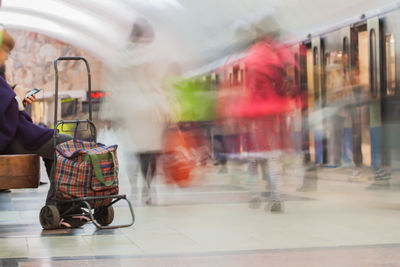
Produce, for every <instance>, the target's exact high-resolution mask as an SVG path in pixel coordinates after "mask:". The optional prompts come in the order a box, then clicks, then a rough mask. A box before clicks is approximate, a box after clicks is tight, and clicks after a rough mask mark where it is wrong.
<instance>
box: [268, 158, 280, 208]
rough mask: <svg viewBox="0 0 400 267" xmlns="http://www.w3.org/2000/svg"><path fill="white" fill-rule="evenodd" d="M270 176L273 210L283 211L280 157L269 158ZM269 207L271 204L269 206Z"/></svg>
mask: <svg viewBox="0 0 400 267" xmlns="http://www.w3.org/2000/svg"><path fill="white" fill-rule="evenodd" d="M268 172H269V175H268V178H269V184H270V186H271V196H270V197H271V203H272V205H271V208H270V209H271V211H272V212H279V211H281V209H282V207H281V193H280V191H281V176H282V162H281V159H280V157H271V158H270V159H268ZM267 207H269V206H267Z"/></svg>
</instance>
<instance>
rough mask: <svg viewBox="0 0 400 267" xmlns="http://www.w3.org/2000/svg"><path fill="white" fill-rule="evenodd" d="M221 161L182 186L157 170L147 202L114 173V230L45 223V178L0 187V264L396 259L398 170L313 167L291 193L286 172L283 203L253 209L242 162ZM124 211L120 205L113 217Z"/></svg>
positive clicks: (292, 181)
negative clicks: (358, 172)
mask: <svg viewBox="0 0 400 267" xmlns="http://www.w3.org/2000/svg"><path fill="white" fill-rule="evenodd" d="M229 167H230V168H229V170H228V173H220V172H219V167H214V166H208V167H206V168H204V169H202V170H198V172H197V177H198V179H197V181H196V183H195V185H193V186H192V187H189V188H185V189H180V188H172V187H170V186H165V185H164V184H163V183H162V179H161V178H160V177H159V178H158V179H157V180H156V186H155V190H156V195H155V197H154V198H153V199H154V205H153V206H144V205H142V204H141V203H140V202H141V201H140V195H139V196H138V195H136V194H135V190H133V189H132V186H131V184H130V182H129V180H128V179H127V178H126V177H122V178H121V180H120V183H121V185H120V186H121V188H120V191H121V193H123V194H127V195H128V198H129V199H130V200H131V201H132V203H133V205H134V210H135V215H136V221H135V224H134V225H133V226H132V227H129V228H120V229H114V230H97V229H96V227H95V226H94V225H92V224H91V223H89V224H86V225H84V226H83V227H81V228H79V229H72V230H70V229H60V230H54V231H43V230H42V229H41V226H40V224H39V220H38V214H39V210H40V208H41V207H42V205H43V204H44V199H45V196H46V192H47V185H43V186H40V187H39V188H38V189H24V190H12V192H11V193H1V194H0V266H249V267H250V266H376V265H379V266H397V265H399V266H400V189H399V186H398V184H399V182H398V181H399V180H400V179H399V177H400V176H399V175H398V174H396V173H394V174H393V175H392V179H391V181H389V182H380V183H374V182H373V181H370V180H368V177H367V176H368V175H367V171H366V172H364V179H362V180H361V181H360V182H357V183H351V182H348V180H347V179H348V176H349V174H350V173H351V170H349V169H341V170H336V169H319V170H318V173H317V177H318V179H317V180H313V184H312V186H311V187H310V188H307V189H311V190H306V191H308V192H299V191H297V190H296V188H298V187H299V186H300V185H301V184H302V178H301V177H299V176H298V175H297V174H296V172H294V173H287V174H286V175H285V177H284V179H283V180H284V184H283V187H282V193H283V198H284V199H285V211H284V212H283V213H278V214H273V213H271V212H269V211H265V210H264V206H265V205H267V200H268V195H267V194H266V193H264V194H263V195H264V197H265V198H264V200H265V202H264V203H263V206H262V207H261V208H260V209H250V208H249V205H248V201H249V191H248V185H247V176H246V174H245V168H241V169H238V168H237V167H235V166H233V167H231V166H229ZM314 182H315V184H314ZM139 186H140V182H139ZM259 186H260V190H266V189H265V185H264V184H263V183H262V182H260V185H259ZM139 192H140V190H139ZM129 219H130V217H129V212H128V208H127V206H126V204H125V203H118V204H117V205H116V206H115V220H114V223H117V224H118V223H124V222H128V221H129Z"/></svg>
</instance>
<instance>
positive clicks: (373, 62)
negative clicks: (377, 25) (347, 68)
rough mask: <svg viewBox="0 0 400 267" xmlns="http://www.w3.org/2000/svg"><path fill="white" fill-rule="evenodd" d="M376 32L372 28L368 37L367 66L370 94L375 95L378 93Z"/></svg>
mask: <svg viewBox="0 0 400 267" xmlns="http://www.w3.org/2000/svg"><path fill="white" fill-rule="evenodd" d="M376 41H377V39H376V33H375V30H374V29H372V30H371V31H370V37H369V66H370V84H371V96H372V97H376V96H377V95H378V77H377V75H378V69H377V54H376Z"/></svg>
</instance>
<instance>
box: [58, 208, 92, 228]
mask: <svg viewBox="0 0 400 267" xmlns="http://www.w3.org/2000/svg"><path fill="white" fill-rule="evenodd" d="M90 221H91V219H90V216H89V214H88V213H87V212H85V211H84V210H82V209H81V208H79V209H77V210H74V211H72V212H71V213H69V214H66V215H63V216H62V218H61V221H60V227H61V228H78V227H81V226H83V225H84V224H85V223H87V222H90ZM63 226H64V227H63Z"/></svg>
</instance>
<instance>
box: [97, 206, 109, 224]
mask: <svg viewBox="0 0 400 267" xmlns="http://www.w3.org/2000/svg"><path fill="white" fill-rule="evenodd" d="M94 219H95V220H96V221H97V222H98V223H99V224H100V225H101V226H107V225H109V224H110V223H112V221H113V220H114V208H113V207H112V206H109V207H98V208H96V209H94Z"/></svg>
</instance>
